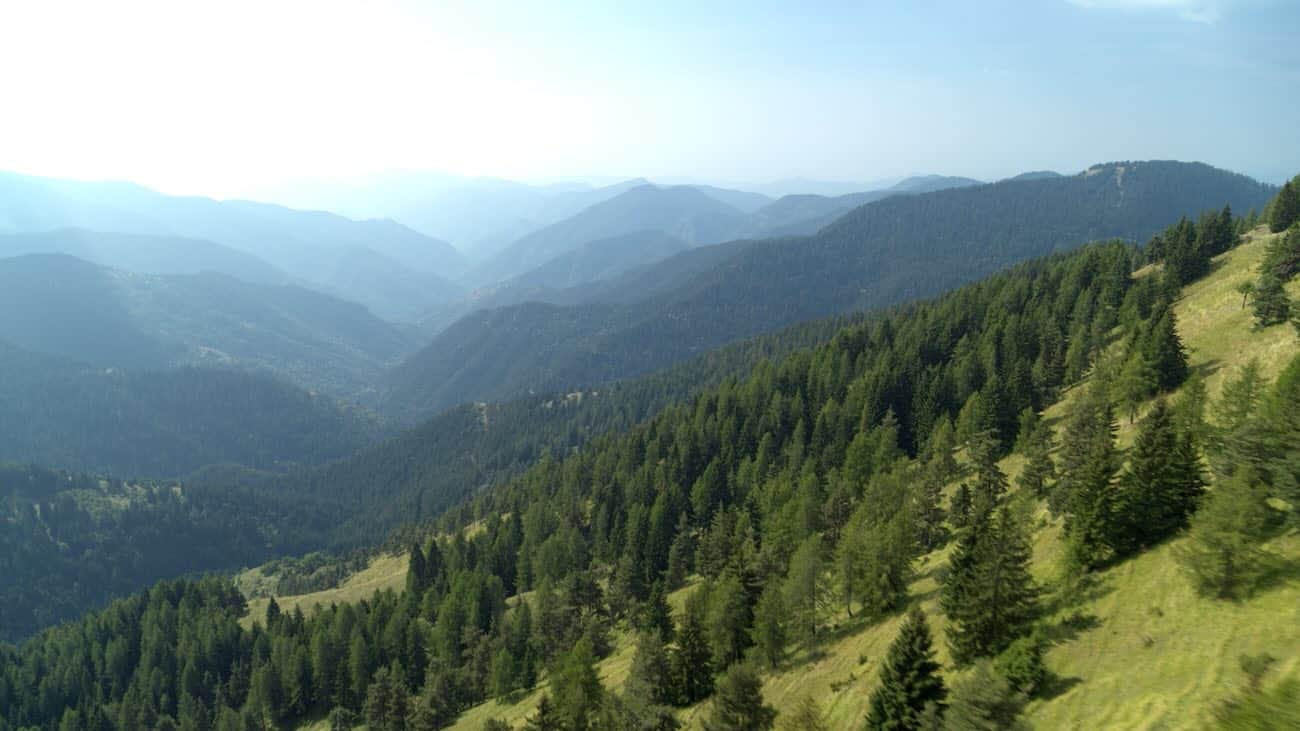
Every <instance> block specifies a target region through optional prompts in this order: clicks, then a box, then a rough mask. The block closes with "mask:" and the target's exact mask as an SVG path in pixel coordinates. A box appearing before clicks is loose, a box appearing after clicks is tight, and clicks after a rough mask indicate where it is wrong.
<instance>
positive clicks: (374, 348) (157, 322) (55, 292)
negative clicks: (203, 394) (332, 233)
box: [0, 254, 412, 396]
mask: <svg viewBox="0 0 1300 731" xmlns="http://www.w3.org/2000/svg"><path fill="white" fill-rule="evenodd" d="M0 340H7V341H9V342H10V343H12V344H14V345H18V346H20V347H22V348H26V349H29V350H33V351H38V352H44V353H51V354H55V355H60V356H65V357H67V358H70V359H73V360H78V361H83V362H86V363H88V364H93V365H98V366H101V367H120V368H147V369H163V368H169V367H173V366H177V365H184V364H203V363H208V364H223V365H227V366H235V367H243V368H251V369H255V370H262V371H267V372H270V373H275V374H278V375H279V376H280V377H282V378H285V379H287V380H290V381H293V382H295V383H298V384H300V385H303V386H305V387H308V388H313V389H321V390H325V391H328V392H330V393H332V394H335V395H346V396H353V395H356V394H358V393H361V392H363V391H364V390H366V389H367V388H369V387H370V385H371V384H373V383H374V380H375V378H376V377H377V376H378V374H379V373H380V372H381V371H382V369H383V368H384V367H386V366H387V365H389V364H391V363H393V362H394V361H395V360H397V359H398V358H400V357H401V356H402V355H404V354H405V353H407V352H409V349H410V348H411V345H412V343H411V340H410V339H409V336H408V335H407V334H406V333H405V332H404V331H401V330H399V329H397V328H395V327H394V326H392V325H389V324H388V323H385V322H383V321H381V320H379V319H377V318H375V317H374V316H373V315H371V314H370V313H369V312H368V311H366V309H365V308H364V307H361V306H360V305H357V304H354V303H351V302H346V301H344V300H339V299H335V298H333V297H330V296H328V295H324V294H320V293H318V292H314V291H311V290H307V289H302V288H299V287H291V286H272V285H262V284H249V283H247V282H243V281H240V280H237V279H233V278H231V277H227V276H224V275H221V274H211V273H209V274H198V275H170V276H150V275H143V274H133V273H129V272H122V271H118V270H114V269H105V268H103V267H99V266H96V265H94V264H90V263H88V262H85V261H82V260H80V259H76V258H73V257H70V256H63V255H46V254H37V255H30V256H23V257H16V258H12V259H0Z"/></svg>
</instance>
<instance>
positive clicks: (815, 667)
mask: <svg viewBox="0 0 1300 731" xmlns="http://www.w3.org/2000/svg"><path fill="white" fill-rule="evenodd" d="M1269 238H1271V237H1270V236H1268V235H1267V234H1264V233H1262V232H1260V231H1257V232H1255V234H1253V235H1252V237H1251V238H1250V240H1249V241H1248V242H1247V243H1245V244H1243V245H1242V246H1240V247H1238V248H1237V249H1235V250H1233V251H1231V252H1229V253H1228V254H1225V255H1223V256H1221V257H1219V258H1218V259H1217V260H1216V261H1215V264H1214V271H1213V272H1212V274H1211V275H1210V276H1209V277H1207V278H1205V279H1203V280H1201V281H1199V282H1196V283H1195V284H1193V285H1191V286H1189V287H1188V288H1187V289H1186V290H1185V292H1184V295H1183V297H1182V298H1181V299H1180V301H1179V302H1178V304H1177V309H1176V313H1177V316H1178V322H1179V332H1180V335H1181V337H1182V338H1183V341H1184V343H1185V344H1186V346H1187V348H1188V354H1189V359H1190V361H1191V364H1192V366H1193V367H1194V368H1196V369H1198V370H1199V371H1200V373H1201V374H1202V376H1204V377H1205V380H1206V387H1207V390H1208V392H1209V396H1210V398H1211V399H1214V398H1217V397H1218V395H1219V393H1220V391H1221V389H1222V386H1223V383H1224V381H1225V380H1226V379H1227V378H1228V377H1231V376H1232V375H1233V374H1235V373H1236V372H1237V371H1238V370H1239V369H1240V368H1241V367H1242V366H1243V365H1245V363H1247V362H1248V361H1249V360H1250V359H1251V358H1258V360H1259V361H1260V364H1261V366H1262V370H1263V374H1264V375H1265V376H1266V377H1267V378H1270V379H1271V378H1272V377H1274V376H1275V375H1276V374H1277V373H1278V371H1280V370H1281V368H1282V367H1283V366H1284V365H1285V364H1286V363H1287V362H1288V361H1289V360H1290V359H1291V358H1292V357H1295V356H1296V355H1297V353H1300V344H1298V342H1300V341H1298V340H1297V335H1296V332H1295V330H1294V329H1293V328H1291V327H1289V326H1286V325H1280V326H1275V327H1271V328H1268V329H1265V330H1256V329H1254V328H1253V327H1252V315H1251V311H1250V309H1249V307H1247V308H1245V309H1242V307H1241V295H1240V294H1239V293H1238V292H1237V291H1236V289H1235V288H1236V286H1237V284H1239V283H1240V282H1242V281H1246V280H1248V279H1253V278H1254V276H1255V274H1254V270H1255V268H1256V267H1257V265H1258V264H1259V261H1260V260H1261V259H1262V257H1263V252H1264V247H1265V245H1266V243H1267V241H1268V240H1269ZM1291 292H1292V294H1293V295H1296V294H1300V282H1296V283H1293V284H1292V285H1291ZM1074 396H1075V394H1073V393H1070V394H1067V395H1066V397H1065V398H1064V399H1063V400H1062V403H1059V404H1057V405H1055V406H1054V407H1052V408H1051V409H1049V410H1048V412H1047V414H1046V417H1047V418H1048V419H1049V420H1052V421H1053V422H1054V423H1055V424H1057V425H1058V427H1059V424H1060V419H1061V417H1062V416H1063V415H1064V413H1065V412H1066V410H1067V409H1068V405H1069V402H1070V401H1071V400H1072V399H1073V397H1074ZM1133 433H1134V427H1132V426H1131V425H1129V424H1128V423H1127V420H1122V421H1121V428H1120V434H1119V439H1120V443H1121V444H1122V445H1123V444H1127V443H1130V442H1131V441H1132V437H1133ZM1021 462H1022V460H1020V459H1019V458H1018V457H1012V458H1008V460H1006V461H1005V462H1004V463H1003V468H1004V470H1006V471H1007V472H1008V474H1009V475H1011V476H1012V477H1013V478H1014V476H1015V474H1016V473H1018V472H1019V470H1020V468H1021ZM1031 510H1032V518H1031V521H1032V525H1034V527H1035V528H1036V530H1035V536H1034V566H1033V571H1034V574H1035V576H1036V578H1038V579H1039V580H1040V581H1041V582H1043V583H1044V584H1045V585H1046V586H1048V587H1049V588H1050V587H1052V586H1055V585H1057V583H1058V582H1056V579H1057V575H1058V569H1057V567H1058V566H1059V558H1060V549H1061V542H1060V524H1059V521H1054V520H1052V519H1051V517H1050V515H1048V513H1047V511H1046V508H1045V507H1043V506H1042V505H1041V504H1037V503H1035V504H1033V505H1032V506H1031ZM1178 543H1179V541H1178V540H1174V541H1171V542H1169V543H1167V544H1165V545H1162V546H1159V547H1157V548H1155V549H1153V550H1150V551H1148V552H1146V553H1143V554H1141V555H1139V556H1137V557H1135V558H1133V559H1130V560H1128V561H1125V562H1123V563H1121V564H1119V565H1117V566H1115V567H1113V568H1111V569H1110V570H1108V571H1106V572H1104V573H1101V574H1100V575H1098V577H1097V578H1096V581H1095V582H1094V583H1093V584H1092V585H1091V586H1090V587H1088V588H1087V590H1086V591H1083V592H1082V593H1081V594H1080V595H1078V596H1075V597H1070V598H1069V600H1068V601H1067V600H1066V599H1067V598H1066V597H1063V596H1061V595H1060V593H1059V592H1058V593H1056V594H1050V593H1049V594H1048V595H1047V596H1045V597H1044V604H1045V606H1046V607H1048V615H1047V617H1046V618H1045V620H1044V621H1045V624H1046V625H1047V627H1048V628H1049V631H1050V633H1051V636H1052V637H1053V638H1054V644H1053V645H1052V647H1051V648H1050V649H1049V651H1048V653H1047V658H1046V659H1047V664H1048V667H1049V668H1050V669H1051V671H1052V673H1053V674H1054V676H1055V680H1054V682H1053V683H1052V684H1051V686H1050V688H1049V692H1048V693H1047V694H1046V697H1045V698H1042V699H1038V700H1035V701H1033V702H1031V703H1030V704H1029V705H1028V706H1027V707H1026V709H1025V720H1026V721H1028V723H1029V724H1031V725H1032V726H1033V727H1034V728H1041V729H1090V728H1098V729H1150V730H1152V731H1155V730H1156V729H1161V730H1165V729H1195V728H1204V727H1205V726H1206V725H1207V723H1208V722H1209V721H1210V714H1211V713H1212V711H1213V709H1214V708H1215V707H1216V706H1217V705H1218V704H1219V703H1221V702H1222V701H1224V700H1225V699H1227V698H1229V697H1230V696H1232V695H1233V694H1235V693H1237V692H1238V691H1239V690H1240V688H1241V686H1242V684H1243V683H1244V676H1243V674H1242V672H1241V670H1240V669H1239V667H1238V658H1239V656H1240V655H1242V654H1257V653H1263V652H1267V653H1269V654H1271V655H1273V656H1274V657H1277V658H1279V662H1278V664H1277V665H1276V666H1275V667H1274V668H1273V669H1272V670H1271V671H1270V673H1269V676H1268V680H1267V681H1266V684H1267V682H1271V681H1274V680H1275V679H1278V678H1284V677H1290V676H1295V675H1296V674H1297V673H1300V578H1297V576H1296V575H1295V574H1294V573H1292V574H1291V575H1283V576H1281V577H1279V579H1278V581H1276V582H1275V583H1274V584H1273V585H1272V586H1270V587H1267V588H1265V589H1264V590H1262V591H1260V592H1259V593H1258V594H1257V595H1255V596H1254V597H1252V598H1251V599H1250V600H1249V601H1246V602H1240V603H1233V602H1222V601H1214V600H1209V599H1204V598H1201V597H1199V596H1197V595H1196V594H1195V593H1194V592H1193V591H1192V589H1191V587H1190V584H1189V583H1188V582H1187V580H1186V578H1185V577H1184V576H1183V575H1182V574H1181V572H1180V571H1179V569H1178V567H1177V564H1176V562H1175V561H1174V560H1173V553H1174V551H1175V550H1176V548H1177V545H1178ZM1268 548H1269V549H1270V550H1271V551H1272V552H1273V553H1275V554H1276V555H1278V556H1280V557H1283V558H1285V559H1287V560H1289V562H1290V564H1291V565H1292V566H1300V535H1295V534H1291V535H1285V536H1282V537H1280V538H1278V539H1276V540H1275V541H1273V542H1272V543H1271V544H1270V545H1269V546H1268ZM946 560H947V555H946V552H945V551H939V552H936V553H933V554H931V555H928V556H925V557H923V558H922V559H921V560H919V561H918V563H917V579H916V580H915V581H914V582H913V584H912V586H911V595H912V596H913V597H917V598H919V600H920V601H921V605H922V608H923V609H924V610H925V611H926V613H927V615H928V616H929V619H930V626H931V630H932V631H933V632H934V635H935V637H936V640H937V642H936V644H937V654H938V657H939V660H940V662H941V663H943V664H944V665H945V666H947V665H948V664H949V657H948V654H947V649H946V648H945V647H944V646H943V640H942V638H943V632H944V617H943V615H942V614H941V613H940V612H939V610H938V606H937V602H938V588H939V585H938V581H937V576H936V572H937V571H938V570H940V569H941V568H942V566H943V565H944V564H945V562H946ZM404 569H405V567H404V566H403V567H402V571H403V572H404ZM372 570H379V567H376V566H372V567H371V569H367V571H366V572H363V573H362V574H359V575H358V576H357V577H354V578H360V577H361V576H362V575H363V574H367V573H370V572H372ZM372 576H374V575H373V574H372ZM349 583H351V582H349ZM400 583H401V581H400V578H398V579H396V580H392V581H391V583H390V584H388V585H392V586H397V585H400ZM693 587H694V585H691V586H688V587H687V588H685V589H683V590H681V591H678V592H675V593H674V594H673V595H672V596H671V597H670V603H671V604H672V605H673V607H674V610H675V611H680V610H681V605H682V602H683V601H684V599H685V596H686V594H687V593H688V592H689V591H691V590H692V589H693ZM344 588H345V587H340V590H335V591H342V590H343V589H344ZM354 589H355V587H354ZM329 593H330V592H322V594H329ZM349 593H350V595H351V596H353V598H356V597H357V594H356V592H355V590H354V591H352V592H349ZM308 596H309V597H315V596H316V595H308ZM293 599H295V598H293V597H289V598H286V601H292V600H293ZM298 599H300V600H301V599H306V597H303V598H298ZM338 600H343V599H342V598H341V597H340V598H339V599H338ZM284 603H285V602H282V604H284ZM901 621H902V618H901V615H900V616H895V617H890V618H887V619H885V620H884V621H881V622H878V623H875V624H871V625H867V624H864V623H862V622H861V621H860V620H857V619H850V618H848V617H847V616H843V615H842V616H839V617H836V618H834V619H833V622H834V623H835V624H836V625H838V626H836V627H835V628H833V629H832V630H830V631H828V632H827V633H826V634H825V635H824V637H823V639H822V640H821V642H819V643H818V645H817V646H816V647H814V648H811V649H806V648H805V649H800V650H797V651H795V652H793V653H792V655H791V656H790V657H789V658H788V660H787V662H786V664H785V665H784V666H783V667H781V668H779V669H778V670H776V671H774V672H768V673H766V674H765V676H764V685H763V693H764V697H765V698H766V700H767V702H769V703H771V704H772V705H774V706H775V707H776V708H777V709H778V710H785V709H791V708H794V707H795V705H796V704H797V703H798V702H799V701H801V700H802V699H803V698H804V697H806V696H809V695H811V696H812V697H814V698H815V699H816V700H817V701H818V703H819V704H820V705H821V707H822V708H823V710H824V711H825V712H826V714H827V718H828V721H829V727H830V728H833V729H856V728H860V727H861V724H862V721H863V719H864V718H865V716H866V713H867V706H868V702H869V699H870V695H871V692H872V691H873V690H874V688H875V685H876V682H877V675H878V673H879V668H880V662H881V660H882V658H883V657H884V656H885V653H886V651H887V649H888V647H889V644H890V643H891V642H892V641H893V639H894V635H895V633H896V632H897V629H898V626H899V624H900V623H901ZM615 639H616V647H615V651H614V653H613V654H612V655H611V656H610V657H608V658H606V659H605V660H603V661H601V663H600V665H599V672H600V675H601V678H602V680H603V681H604V682H605V685H606V687H607V688H608V689H610V690H614V691H617V690H618V689H620V688H621V686H622V684H623V681H624V680H625V679H626V678H627V674H628V670H629V668H630V666H631V657H632V651H633V640H632V637H631V636H629V635H628V634H626V633H617V634H616V637H615ZM948 676H949V680H950V681H951V680H952V679H954V678H953V673H952V672H951V671H949V672H948ZM544 688H545V683H544V682H543V684H542V685H541V686H539V688H537V689H535V690H534V691H533V692H531V693H529V694H527V695H525V696H522V697H520V698H517V699H513V702H510V703H501V702H499V701H490V702H487V703H484V704H481V705H479V706H476V707H475V708H472V709H470V710H469V711H467V712H466V713H465V714H464V715H462V717H461V718H460V719H459V721H458V722H457V723H456V724H455V725H453V726H452V727H451V728H453V729H457V730H458V731H469V730H470V729H478V728H480V727H481V726H482V724H483V723H484V722H485V721H486V720H488V719H490V718H499V719H501V720H503V721H506V722H507V723H510V724H511V725H512V726H513V727H514V728H520V727H522V725H523V722H524V719H525V718H526V717H527V716H528V715H530V714H531V713H532V712H533V710H534V709H535V707H536V704H537V701H538V699H539V698H540V697H541V694H542V693H543V692H544ZM707 711H708V702H707V701H706V702H705V703H702V704H700V705H698V706H695V707H692V708H687V709H684V710H683V711H682V712H681V714H680V717H681V720H682V721H683V726H684V728H686V729H699V728H701V727H702V722H703V718H704V716H705V715H706V714H707Z"/></svg>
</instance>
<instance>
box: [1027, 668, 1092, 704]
mask: <svg viewBox="0 0 1300 731" xmlns="http://www.w3.org/2000/svg"><path fill="white" fill-rule="evenodd" d="M1081 683H1083V678H1080V677H1078V676H1070V677H1068V678H1066V677H1062V676H1060V675H1057V674H1056V673H1048V674H1047V677H1046V678H1044V679H1043V684H1042V685H1041V686H1040V687H1039V689H1038V693H1037V694H1035V695H1034V698H1035V699H1036V700H1040V701H1050V700H1052V699H1054V698H1059V697H1061V696H1063V695H1065V694H1066V693H1068V692H1069V691H1070V689H1071V688H1073V687H1074V686H1076V685H1080V684H1081Z"/></svg>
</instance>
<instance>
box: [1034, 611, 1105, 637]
mask: <svg viewBox="0 0 1300 731" xmlns="http://www.w3.org/2000/svg"><path fill="white" fill-rule="evenodd" d="M1101 625H1102V622H1101V618H1100V617H1098V616H1097V615H1095V614H1090V613H1087V612H1081V611H1078V610H1075V611H1074V612H1071V613H1070V614H1067V615H1066V616H1065V617H1063V618H1062V619H1061V620H1060V621H1057V622H1052V623H1050V624H1043V625H1040V626H1039V628H1038V633H1039V634H1040V635H1041V636H1042V638H1043V639H1044V640H1046V641H1047V643H1048V644H1052V645H1061V644H1065V643H1066V642H1073V641H1074V640H1076V639H1078V638H1079V635H1081V634H1083V633H1084V632H1091V631H1092V630H1094V629H1097V628H1098V627H1101Z"/></svg>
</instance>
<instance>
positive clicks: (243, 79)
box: [0, 0, 1300, 196]
mask: <svg viewBox="0 0 1300 731" xmlns="http://www.w3.org/2000/svg"><path fill="white" fill-rule="evenodd" d="M1297 28H1300V3H1297V2H1289V1H1287V0H1272V1H1270V0H1253V1H1252V0H1236V1H1233V0H1036V1H1028V0H1027V1H1025V2H976V1H974V0H968V1H964V2H955V1H951V2H944V1H927V0H914V1H913V2H856V3H847V2H846V3H814V2H800V3H761V2H736V3H730V2H711V3H701V2H665V1H658V2H647V3H623V2H591V3H579V2H548V3H541V2H510V3H506V2H487V1H485V0H478V1H476V2H469V3H454V2H436V3H435V2H365V3H361V2H300V1H298V0H278V1H272V2H252V1H251V0H227V1H224V2H221V3H216V2H177V1H172V2H164V1H163V0H125V1H124V2H120V3H111V4H110V3H94V2H65V1H63V0H51V2H42V3H6V4H4V6H3V7H0V98H3V99H4V100H5V112H4V113H3V114H0V168H3V169H14V170H20V171H24V172H29V173H35V174H46V175H58V176H67V177H87V178H118V179H130V180H135V181H138V182H142V183H144V184H147V185H151V186H154V187H158V188H161V189H163V190H167V191H169V192H184V193H203V194H211V195H219V196H224V195H238V194H240V193H241V192H245V191H250V190H254V189H256V188H257V187H259V186H263V185H267V184H273V183H276V182H280V181H284V180H289V179H304V178H306V179H310V178H345V177H350V176H359V175H367V174H374V173H378V172H381V171H384V170H390V169H438V170H447V171H451V172H456V173H462V174H472V175H494V176H502V177H514V178H524V179H535V178H560V177H566V176H578V175H604V176H633V175H645V176H650V177H692V178H696V179H704V180H716V181H723V182H726V181H755V182H757V181H764V180H773V179H780V178H788V177H809V178H820V179H835V180H858V181H865V180H877V179H881V178H889V177H896V176H901V175H907V174H912V173H918V172H938V173H944V174H953V175H969V176H972V177H978V178H984V179H993V178H997V177H1001V176H1006V175H1010V174H1014V173H1016V172H1020V171H1024V170H1031V169H1045V168H1050V169H1055V170H1058V171H1062V172H1073V171H1077V170H1079V169H1082V168H1084V167H1086V166H1087V165H1089V164H1091V163H1096V162H1103V161H1108V160H1117V159H1150V158H1177V159H1185V160H1192V159H1194V160H1204V161H1206V162H1210V163H1212V164H1215V165H1219V166H1222V167H1226V168H1229V169H1233V170H1237V171H1240V172H1245V173H1248V174H1251V175H1254V176H1256V177H1259V178H1261V179H1265V180H1269V181H1273V182H1279V181H1280V180H1281V179H1283V178H1284V177H1288V176H1290V175H1293V174H1295V173H1297V172H1300V144H1297V141H1296V140H1297V139H1300V134H1297V133H1296V132H1295V130H1296V122H1297V119H1298V117H1300V115H1298V114H1297V112H1300V102H1297V98H1298V97H1300V94H1297V92H1300V44H1297V43H1295V40H1294V38H1295V31H1296V29H1297Z"/></svg>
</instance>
